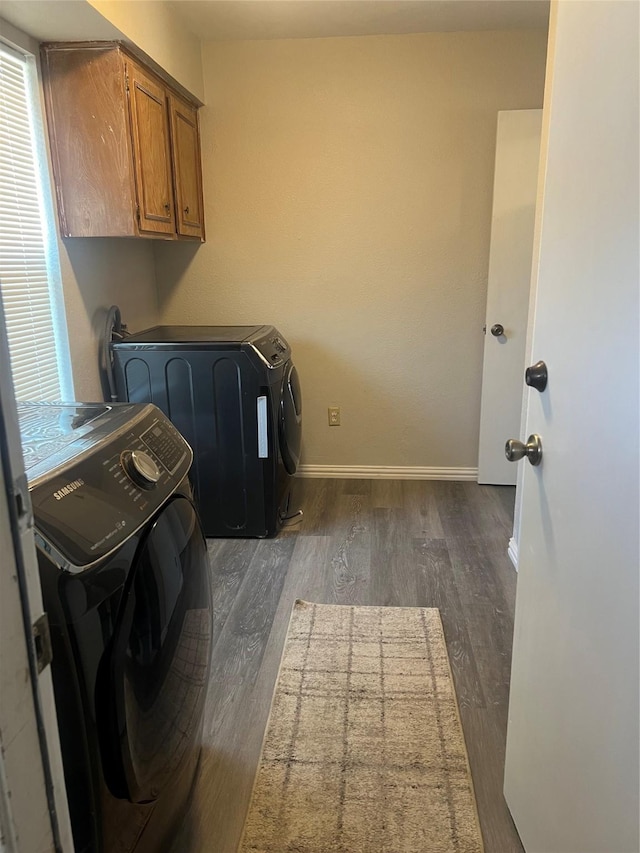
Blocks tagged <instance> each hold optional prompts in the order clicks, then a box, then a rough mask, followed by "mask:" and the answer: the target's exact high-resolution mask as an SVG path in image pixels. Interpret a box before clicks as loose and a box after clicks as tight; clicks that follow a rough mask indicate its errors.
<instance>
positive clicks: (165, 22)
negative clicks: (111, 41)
mask: <svg viewBox="0 0 640 853" xmlns="http://www.w3.org/2000/svg"><path fill="white" fill-rule="evenodd" d="M88 2H89V4H90V5H91V6H93V7H94V9H97V11H98V12H100V14H101V15H102V16H103V17H104V18H106V20H107V21H109V22H110V23H111V24H113V26H114V27H117V29H118V30H120V32H121V33H123V35H124V36H125V37H126V38H127V39H128V40H130V41H132V42H133V43H134V44H135V45H137V46H138V47H139V48H140V49H141V50H143V51H144V52H145V53H146V54H147V55H148V56H149V57H150V58H151V59H152V60H154V62H156V63H157V64H158V65H159V66H160V67H161V68H163V69H164V70H165V71H166V72H168V73H169V74H171V76H172V77H173V78H174V79H175V80H177V81H178V82H179V83H181V84H182V85H183V86H184V87H185V89H187V90H188V91H189V92H191V94H192V95H195V96H196V98H198V99H199V100H200V101H203V100H204V83H203V79H202V62H201V59H200V40H199V39H198V37H197V36H195V35H193V33H192V32H190V31H189V29H188V28H187V26H186V24H185V23H184V21H183V19H182V18H181V17H180V16H179V15H177V14H176V12H175V11H174V10H173V9H172V8H171V6H170V5H169V3H166V2H163V0H146V2H140V0H88Z"/></svg>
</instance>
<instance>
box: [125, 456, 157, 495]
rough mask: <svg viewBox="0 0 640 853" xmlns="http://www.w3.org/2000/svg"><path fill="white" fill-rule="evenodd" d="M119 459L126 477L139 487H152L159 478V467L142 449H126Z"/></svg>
mask: <svg viewBox="0 0 640 853" xmlns="http://www.w3.org/2000/svg"><path fill="white" fill-rule="evenodd" d="M121 461H122V467H123V468H124V472H125V474H126V475H127V477H129V479H130V480H132V481H133V482H134V483H135V484H136V486H140V488H141V489H153V487H154V486H155V485H156V483H157V482H158V480H159V479H160V468H158V466H157V465H156V463H155V462H154V460H153V459H152V458H151V457H150V456H149V454H148V453H145V452H144V450H127V451H125V452H124V453H123V454H122V458H121Z"/></svg>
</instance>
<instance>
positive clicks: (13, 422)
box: [0, 301, 74, 853]
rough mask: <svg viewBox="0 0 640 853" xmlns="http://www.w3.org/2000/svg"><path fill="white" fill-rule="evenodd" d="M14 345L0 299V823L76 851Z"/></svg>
mask: <svg viewBox="0 0 640 853" xmlns="http://www.w3.org/2000/svg"><path fill="white" fill-rule="evenodd" d="M9 363H10V362H9V348H8V342H7V335H6V328H5V324H4V313H3V310H2V302H1V301H0V548H2V554H3V560H2V565H1V568H0V613H1V616H0V649H1V650H2V654H1V655H0V745H1V747H2V749H0V830H1V832H2V841H3V849H5V848H6V850H7V851H10V852H11V853H13V851H15V853H18V851H27V850H38V851H40V850H42V851H44V850H55V851H56V853H72V851H73V849H74V848H73V838H72V833H71V822H70V819H69V808H68V804H67V796H66V789H65V782H64V772H63V768H62V754H61V751H60V740H59V737H58V722H57V716H56V708H55V701H54V695H53V682H52V680H51V666H50V665H46V666H45V667H44V668H43V669H42V671H41V672H40V673H38V660H37V654H36V646H35V640H34V635H33V628H32V626H33V624H34V621H35V620H37V619H39V618H40V617H42V616H44V611H43V605H42V593H41V589H40V579H39V574H38V559H37V555H36V547H35V542H34V536H33V512H32V507H31V501H30V498H29V491H28V487H27V480H26V476H25V472H24V462H23V458H22V447H21V444H20V433H19V429H18V416H17V410H16V402H15V395H14V391H13V382H12V379H11V374H10V369H9Z"/></svg>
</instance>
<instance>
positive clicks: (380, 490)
mask: <svg viewBox="0 0 640 853" xmlns="http://www.w3.org/2000/svg"><path fill="white" fill-rule="evenodd" d="M371 506H372V507H373V508H374V509H375V508H376V507H380V508H382V509H400V507H401V506H402V481H401V480H371Z"/></svg>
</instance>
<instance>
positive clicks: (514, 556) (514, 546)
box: [507, 536, 518, 572]
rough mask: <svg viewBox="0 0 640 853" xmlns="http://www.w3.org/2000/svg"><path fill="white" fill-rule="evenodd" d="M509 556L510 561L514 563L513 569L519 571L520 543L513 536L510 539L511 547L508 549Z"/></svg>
mask: <svg viewBox="0 0 640 853" xmlns="http://www.w3.org/2000/svg"><path fill="white" fill-rule="evenodd" d="M507 554H508V555H509V559H510V560H511V562H512V563H513V567H514V569H515V570H516V572H517V571H518V543H517V542H516V540H515V539H514V538H513V536H512V537H511V539H509V547H508V548H507Z"/></svg>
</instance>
